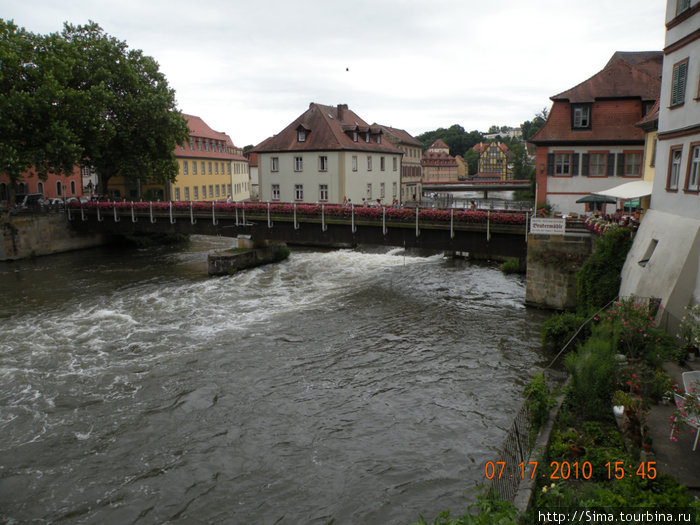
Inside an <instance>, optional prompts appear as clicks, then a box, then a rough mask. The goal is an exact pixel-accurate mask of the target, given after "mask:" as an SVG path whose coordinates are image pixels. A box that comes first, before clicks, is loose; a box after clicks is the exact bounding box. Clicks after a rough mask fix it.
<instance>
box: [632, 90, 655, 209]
mask: <svg viewBox="0 0 700 525" xmlns="http://www.w3.org/2000/svg"><path fill="white" fill-rule="evenodd" d="M637 126H638V127H640V128H642V129H643V130H644V133H645V135H644V165H643V166H642V180H644V181H646V182H654V174H655V172H656V146H657V143H658V135H659V133H658V128H659V101H658V99H657V101H656V103H655V104H654V105H653V106H652V108H651V109H650V110H649V112H648V113H647V114H646V115H645V116H644V118H643V119H642V120H641V121H639V122H638V123H637ZM650 205H651V195H647V196H644V197H641V199H640V200H639V207H640V208H641V213H642V214H644V212H646V211H647V210H648V209H649V207H650Z"/></svg>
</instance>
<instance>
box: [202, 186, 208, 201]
mask: <svg viewBox="0 0 700 525" xmlns="http://www.w3.org/2000/svg"><path fill="white" fill-rule="evenodd" d="M202 198H203V199H206V198H207V187H206V186H205V185H204V184H202Z"/></svg>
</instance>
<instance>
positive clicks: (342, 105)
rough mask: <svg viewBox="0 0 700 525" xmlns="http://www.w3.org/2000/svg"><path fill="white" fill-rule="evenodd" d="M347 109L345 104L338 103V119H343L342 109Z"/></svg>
mask: <svg viewBox="0 0 700 525" xmlns="http://www.w3.org/2000/svg"><path fill="white" fill-rule="evenodd" d="M346 109H348V105H347V104H338V120H339V121H341V122H342V120H343V111H344V110H346Z"/></svg>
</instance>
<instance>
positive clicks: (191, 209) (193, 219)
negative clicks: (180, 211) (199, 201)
mask: <svg viewBox="0 0 700 525" xmlns="http://www.w3.org/2000/svg"><path fill="white" fill-rule="evenodd" d="M193 208H194V206H193V203H192V201H190V224H197V219H195V218H194V209H193Z"/></svg>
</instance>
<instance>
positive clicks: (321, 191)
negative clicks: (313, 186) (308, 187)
mask: <svg viewBox="0 0 700 525" xmlns="http://www.w3.org/2000/svg"><path fill="white" fill-rule="evenodd" d="M318 199H319V200H320V201H321V202H326V201H328V184H319V185H318Z"/></svg>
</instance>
